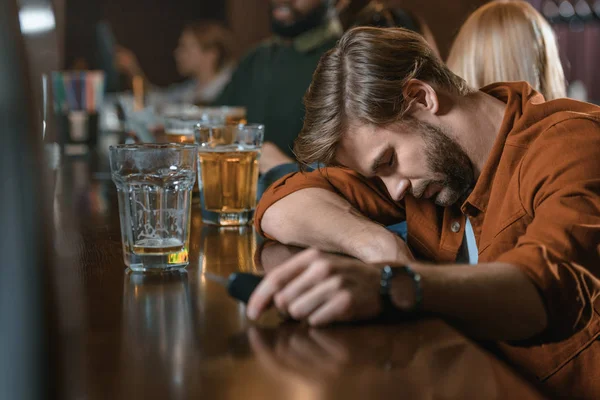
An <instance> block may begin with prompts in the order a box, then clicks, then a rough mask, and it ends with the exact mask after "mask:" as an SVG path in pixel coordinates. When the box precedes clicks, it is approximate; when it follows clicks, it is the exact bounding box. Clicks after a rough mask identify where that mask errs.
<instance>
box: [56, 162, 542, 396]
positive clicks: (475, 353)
mask: <svg viewBox="0 0 600 400" xmlns="http://www.w3.org/2000/svg"><path fill="white" fill-rule="evenodd" d="M105 170H106V166H105V165H104V164H103V163H90V162H89V161H86V160H85V159H81V160H75V161H72V160H65V162H64V163H63V166H62V168H61V170H60V171H59V179H58V182H57V187H56V193H55V204H54V225H55V228H54V233H55V248H56V252H57V257H58V262H56V263H55V266H54V269H53V287H54V289H55V294H56V300H57V301H56V303H57V309H56V310H55V312H56V315H57V318H55V320H57V321H58V324H59V326H58V327H57V328H58V332H59V338H60V339H59V340H58V343H55V346H54V348H55V349H56V351H57V353H58V356H59V357H58V359H59V365H58V366H57V368H58V369H57V375H58V376H59V377H60V382H59V384H60V388H61V398H64V399H84V398H85V399H155V398H156V399H187V398H190V399H192V398H193V399H317V398H318V399H359V398H367V399H375V398H383V399H391V398H406V399H437V398H443V399H505V398H507V399H513V398H518V399H536V398H541V396H540V395H539V394H537V392H535V390H534V389H533V388H532V387H531V386H530V385H529V384H528V383H526V382H525V381H524V380H522V379H521V378H520V377H519V376H517V375H516V374H515V373H514V372H513V371H511V370H510V369H509V368H508V367H507V366H505V365H504V364H503V363H502V362H500V361H499V360H497V359H495V358H494V357H493V356H492V355H490V354H488V353H487V352H486V351H484V350H483V349H482V348H480V347H479V346H478V345H476V344H475V343H473V342H472V341H471V340H469V339H467V338H466V337H465V336H464V335H462V334H461V333H459V332H458V331H456V330H455V329H453V328H452V327H450V326H449V325H447V324H446V323H444V322H442V321H440V320H421V321H414V322H406V323H402V324H397V325H387V326H385V325H370V324H360V325H340V326H335V327H330V328H326V329H318V330H316V329H309V328H308V327H307V326H305V325H304V324H301V323H293V322H284V321H282V320H281V319H280V318H279V316H278V315H277V314H276V313H275V311H272V312H270V313H268V314H267V315H265V316H264V318H263V319H262V320H261V321H259V322H258V323H256V324H253V323H250V322H249V321H247V320H246V318H245V316H244V306H243V305H242V304H239V303H237V302H236V301H234V300H233V299H231V298H230V297H228V295H227V293H226V291H225V289H224V287H222V286H221V285H220V284H219V283H217V282H215V281H213V280H211V278H210V274H214V275H218V276H222V277H226V276H228V275H229V274H230V273H232V272H235V271H251V272H259V271H262V270H263V267H264V268H267V269H268V268H272V267H273V266H275V265H276V264H277V263H279V262H280V261H281V260H282V259H285V258H287V257H289V256H290V255H291V254H293V253H294V252H295V251H296V250H295V249H292V248H288V247H285V246H282V245H279V244H274V243H267V244H264V243H262V242H261V240H260V238H259V237H257V234H256V233H255V231H254V230H253V228H252V227H242V228H217V227H212V226H205V225H202V223H201V220H200V216H199V213H198V212H194V213H193V217H192V231H191V235H192V237H191V251H190V253H191V256H190V260H191V262H190V265H189V267H188V268H187V271H186V272H183V273H171V274H167V275H140V274H131V273H128V272H126V271H125V267H124V264H123V259H122V254H121V242H120V240H121V239H120V233H119V221H118V218H119V217H118V210H117V205H116V195H115V189H114V186H113V184H112V182H111V181H110V176H109V174H107V173H106V172H98V171H105ZM207 273H209V274H207Z"/></svg>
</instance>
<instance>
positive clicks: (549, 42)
mask: <svg viewBox="0 0 600 400" xmlns="http://www.w3.org/2000/svg"><path fill="white" fill-rule="evenodd" d="M447 64H448V67H449V68H450V69H451V70H452V72H454V73H455V74H457V75H459V76H461V77H463V78H464V79H465V80H466V81H467V82H468V83H469V85H471V86H473V87H477V88H479V87H482V86H485V85H488V84H490V83H493V82H507V81H527V82H528V83H529V84H530V85H531V86H532V87H533V88H534V89H535V90H537V91H539V92H540V93H542V94H543V95H544V97H545V98H546V100H552V99H557V98H560V97H565V96H566V87H565V76H564V73H563V69H562V66H561V62H560V57H559V55H558V46H557V44H556V37H555V36H554V32H553V31H552V28H551V27H550V24H548V22H547V21H546V20H545V19H544V17H543V16H542V15H541V14H540V13H539V12H537V11H536V9H535V8H533V6H531V5H530V4H529V3H527V2H525V1H518V0H513V1H511V0H503V1H502V0H500V1H492V2H490V3H487V4H485V5H483V6H481V7H480V8H478V9H477V10H476V11H475V12H474V13H473V14H472V15H471V16H470V17H469V18H468V19H467V21H466V22H465V23H464V25H463V26H462V28H461V29H460V32H459V33H458V36H457V37H456V40H455V41H454V44H453V46H452V49H451V50H450V56H449V57H448V62H447Z"/></svg>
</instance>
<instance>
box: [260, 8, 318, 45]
mask: <svg viewBox="0 0 600 400" xmlns="http://www.w3.org/2000/svg"><path fill="white" fill-rule="evenodd" d="M328 4H329V3H328V2H326V1H323V2H322V3H321V5H319V6H318V7H316V8H315V9H314V10H312V11H311V12H310V13H308V14H306V15H302V14H300V13H299V12H298V11H297V10H296V9H294V8H293V7H291V5H290V7H291V11H292V13H293V14H294V22H292V23H291V24H286V23H283V22H280V21H278V20H276V19H275V18H274V17H273V5H271V31H272V32H273V33H274V34H275V35H277V36H281V37H284V38H290V39H291V38H295V37H296V36H298V35H301V34H303V33H304V32H308V31H310V30H311V29H314V28H316V27H317V26H319V25H322V24H323V23H324V22H325V21H326V20H327V15H328V13H329V5H328Z"/></svg>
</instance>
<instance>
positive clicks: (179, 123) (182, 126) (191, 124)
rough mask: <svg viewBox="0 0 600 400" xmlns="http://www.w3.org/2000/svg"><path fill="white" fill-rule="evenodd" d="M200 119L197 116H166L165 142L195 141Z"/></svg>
mask: <svg viewBox="0 0 600 400" xmlns="http://www.w3.org/2000/svg"><path fill="white" fill-rule="evenodd" d="M198 122H199V120H197V119H195V118H192V119H190V118H180V117H168V118H165V123H164V125H165V134H164V140H161V142H165V143H194V128H195V127H196V125H197V124H198Z"/></svg>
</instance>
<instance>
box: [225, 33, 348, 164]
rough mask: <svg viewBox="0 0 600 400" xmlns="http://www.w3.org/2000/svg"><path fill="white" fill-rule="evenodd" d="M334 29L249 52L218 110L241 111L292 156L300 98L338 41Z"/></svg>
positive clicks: (300, 119) (270, 42) (269, 42)
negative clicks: (235, 107)
mask: <svg viewBox="0 0 600 400" xmlns="http://www.w3.org/2000/svg"><path fill="white" fill-rule="evenodd" d="M339 33H340V30H339V29H337V27H336V25H335V24H328V25H324V26H322V27H319V28H316V29H315V30H313V31H310V32H307V33H304V34H302V35H301V36H299V37H298V38H296V39H294V41H293V42H291V43H290V42H287V43H285V42H283V41H282V40H280V39H277V38H272V39H268V40H266V41H265V42H263V43H261V44H260V45H258V46H257V47H256V48H255V49H253V50H252V51H250V53H249V54H248V55H246V57H245V58H244V59H243V60H242V61H241V62H240V64H239V66H238V68H237V70H236V71H235V72H234V74H233V76H232V78H231V82H230V83H229V84H228V85H227V87H226V88H225V90H224V91H223V93H221V95H220V96H219V97H218V99H217V100H216V101H215V105H228V106H243V107H246V109H247V119H248V122H249V123H262V124H264V125H265V141H270V142H273V143H275V144H276V145H277V146H278V147H279V148H280V149H281V150H283V151H284V152H285V153H287V154H288V155H292V152H291V149H292V146H293V142H294V139H295V138H296V136H297V135H298V133H300V130H301V129H302V123H303V120H304V106H303V104H302V98H303V97H304V93H305V92H306V90H307V89H308V86H309V85H310V82H311V80H312V74H313V72H314V70H315V68H316V66H317V63H318V62H319V59H320V58H321V56H322V55H323V54H324V53H325V52H326V51H327V50H329V49H331V48H332V47H333V46H334V45H335V43H336V41H337V39H338V38H339Z"/></svg>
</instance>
